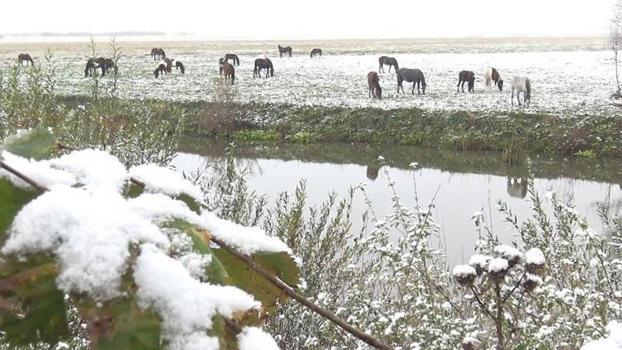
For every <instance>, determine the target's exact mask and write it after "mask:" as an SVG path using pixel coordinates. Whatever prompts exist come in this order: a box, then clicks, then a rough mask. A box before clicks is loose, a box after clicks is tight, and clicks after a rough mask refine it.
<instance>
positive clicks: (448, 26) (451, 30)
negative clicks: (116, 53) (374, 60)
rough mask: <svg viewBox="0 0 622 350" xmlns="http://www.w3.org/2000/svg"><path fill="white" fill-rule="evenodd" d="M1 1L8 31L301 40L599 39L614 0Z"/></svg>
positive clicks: (0, 29) (2, 25) (0, 28)
mask: <svg viewBox="0 0 622 350" xmlns="http://www.w3.org/2000/svg"><path fill="white" fill-rule="evenodd" d="M0 1H1V2H2V6H1V9H0V11H1V12H0V33H5V34H6V33H16V32H20V33H23V32H42V31H47V32H70V31H87V32H109V31H163V32H167V33H171V34H172V33H179V32H190V33H194V34H197V35H200V36H203V37H205V38H207V39H210V38H212V39H222V38H238V39H269V38H301V39H305V38H374V37H379V38H384V37H462V36H489V37H495V36H513V35H534V36H541V35H600V34H604V33H606V32H607V28H608V23H609V18H610V16H611V13H612V6H613V2H614V1H615V0H589V1H588V0H512V1H510V0H393V1H383V0H376V1H368V0H347V1H344V0H311V1H296V0H227V1H212V0H166V1H165V0H150V1H132V0H104V1H92V0H90V1H84V0H28V1H10V0H0ZM102 4H106V6H105V8H104V9H103V10H102V6H101V5H102Z"/></svg>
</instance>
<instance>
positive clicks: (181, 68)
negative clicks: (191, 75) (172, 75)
mask: <svg viewBox="0 0 622 350" xmlns="http://www.w3.org/2000/svg"><path fill="white" fill-rule="evenodd" d="M175 70H178V71H180V72H181V74H186V67H184V64H183V63H181V61H175Z"/></svg>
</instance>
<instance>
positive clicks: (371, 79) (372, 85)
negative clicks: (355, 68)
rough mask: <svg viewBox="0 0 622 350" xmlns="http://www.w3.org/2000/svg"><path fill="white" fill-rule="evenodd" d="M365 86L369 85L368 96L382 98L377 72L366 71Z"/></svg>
mask: <svg viewBox="0 0 622 350" xmlns="http://www.w3.org/2000/svg"><path fill="white" fill-rule="evenodd" d="M367 86H368V87H369V97H373V98H377V99H380V100H381V99H382V88H381V87H380V78H379V77H378V73H376V72H369V73H367Z"/></svg>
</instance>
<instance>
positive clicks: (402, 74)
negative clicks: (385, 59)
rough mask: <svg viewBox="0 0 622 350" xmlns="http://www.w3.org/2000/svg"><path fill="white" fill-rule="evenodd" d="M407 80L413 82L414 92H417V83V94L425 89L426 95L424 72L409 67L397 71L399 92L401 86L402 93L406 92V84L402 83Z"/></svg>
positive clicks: (398, 91)
mask: <svg viewBox="0 0 622 350" xmlns="http://www.w3.org/2000/svg"><path fill="white" fill-rule="evenodd" d="M404 81H406V82H409V83H411V82H412V83H413V89H412V94H413V95H414V94H415V85H417V94H421V90H423V94H424V95H425V88H426V86H427V85H426V83H425V77H424V76H423V72H421V71H420V70H419V69H408V68H402V69H400V70H398V71H397V93H398V94H399V93H400V88H401V89H402V93H404V94H405V92H404V86H402V83H403V82H404ZM420 88H421V89H420Z"/></svg>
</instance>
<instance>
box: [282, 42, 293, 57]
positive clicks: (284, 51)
mask: <svg viewBox="0 0 622 350" xmlns="http://www.w3.org/2000/svg"><path fill="white" fill-rule="evenodd" d="M283 55H289V57H292V48H291V47H289V46H285V47H283V46H281V45H279V57H283Z"/></svg>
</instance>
